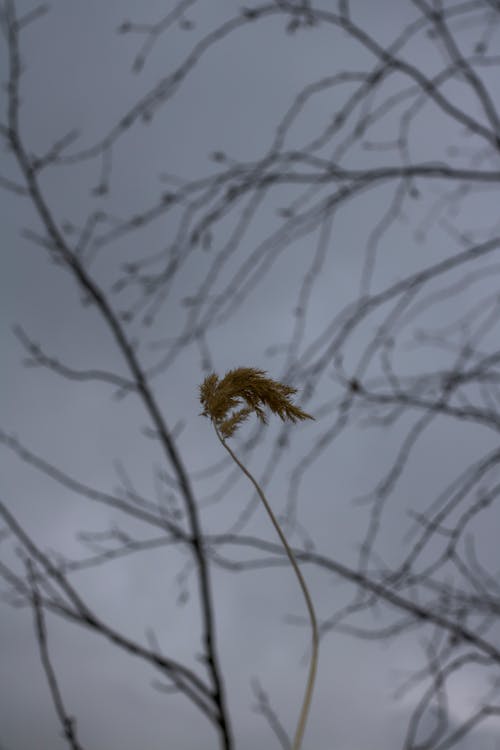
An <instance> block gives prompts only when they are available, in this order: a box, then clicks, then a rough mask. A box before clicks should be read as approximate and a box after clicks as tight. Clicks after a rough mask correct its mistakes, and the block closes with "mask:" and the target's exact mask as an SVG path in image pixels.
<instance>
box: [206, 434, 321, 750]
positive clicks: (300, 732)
mask: <svg viewBox="0 0 500 750" xmlns="http://www.w3.org/2000/svg"><path fill="white" fill-rule="evenodd" d="M213 424H214V423H213ZM214 429H215V432H216V433H217V437H218V438H219V440H220V442H221V443H222V445H223V446H224V448H225V449H226V450H227V452H228V453H229V455H230V456H231V458H232V459H233V461H234V462H235V463H236V464H237V465H238V466H239V467H240V469H241V471H242V472H243V473H244V474H245V476H247V477H248V479H249V480H250V481H251V482H252V484H253V486H254V487H255V489H256V490H257V493H258V495H259V497H260V499H261V500H262V503H263V505H264V507H265V509H266V511H267V513H268V515H269V518H270V519H271V523H272V524H273V526H274V528H275V529H276V532H277V534H278V536H279V538H280V540H281V543H282V544H283V547H284V548H285V551H286V553H287V555H288V559H289V560H290V563H291V565H292V567H293V569H294V571H295V575H296V576H297V578H298V580H299V584H300V587H301V589H302V592H303V594H304V598H305V600H306V605H307V610H308V612H309V618H310V620H311V628H312V654H311V661H310V664H309V676H308V678H307V685H306V690H305V694H304V700H303V703H302V709H301V711H300V716H299V721H298V723H297V729H296V730H295V737H294V739H293V744H292V750H300V747H301V745H302V737H303V736H304V730H305V726H306V721H307V717H308V714H309V707H310V705H311V698H312V693H313V689H314V682H315V679H316V671H317V668H318V650H319V635H318V623H317V620H316V614H315V612H314V607H313V603H312V599H311V595H310V593H309V589H308V588H307V584H306V582H305V580H304V576H303V575H302V573H301V571H300V568H299V566H298V564H297V560H296V559H295V556H294V554H293V552H292V550H291V548H290V545H289V544H288V542H287V540H286V537H285V535H284V533H283V530H282V528H281V526H280V525H279V523H278V520H277V518H276V516H275V515H274V513H273V511H272V509H271V506H270V505H269V502H268V501H267V498H266V496H265V495H264V493H263V491H262V489H261V487H260V485H259V483H258V482H257V480H256V479H255V478H254V477H253V476H252V474H251V473H250V472H249V471H248V469H247V468H246V466H244V465H243V464H242V463H241V461H240V460H239V459H238V457H237V456H236V455H235V453H233V451H232V450H231V448H230V447H229V445H228V444H227V443H226V441H225V440H224V438H223V437H222V435H221V434H220V432H219V430H218V429H217V426H216V425H215V424H214Z"/></svg>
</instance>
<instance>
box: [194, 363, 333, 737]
mask: <svg viewBox="0 0 500 750" xmlns="http://www.w3.org/2000/svg"><path fill="white" fill-rule="evenodd" d="M296 390H297V389H296V388H292V387H291V386H289V385H284V384H283V383H279V382H278V381H276V380H271V378H268V377H267V373H266V372H265V371H264V370H257V369H254V368H253V367H238V368H236V369H235V370H229V372H228V373H226V375H225V376H224V377H223V378H222V380H219V377H218V376H217V375H216V374H215V373H212V374H211V375H208V376H207V377H206V378H205V380H204V381H203V383H202V385H201V386H200V401H201V403H202V406H203V411H202V415H203V416H206V417H208V418H209V419H210V420H211V422H212V424H213V426H214V429H215V432H216V434H217V437H218V438H219V440H220V442H221V443H222V445H223V446H224V448H225V449H226V450H227V452H228V453H229V455H230V456H231V458H232V459H233V461H235V463H236V464H237V465H238V466H239V467H240V469H241V470H242V471H243V473H244V474H245V475H246V476H247V477H248V479H249V480H250V481H251V482H252V484H253V485H254V487H255V489H256V490H257V493H258V495H259V497H260V499H261V500H262V503H263V504H264V507H265V509H266V511H267V513H268V515H269V518H270V519H271V522H272V524H273V526H274V528H275V529H276V532H277V534H278V536H279V538H280V540H281V542H282V544H283V546H284V548H285V550H286V553H287V555H288V559H289V560H290V564H291V565H292V567H293V569H294V571H295V574H296V576H297V578H298V581H299V584H300V587H301V589H302V592H303V594H304V598H305V600H306V605H307V609H308V612H309V617H310V620H311V628H312V655H311V663H310V666H309V676H308V679H307V685H306V690H305V695H304V701H303V703H302V709H301V712H300V716H299V721H298V723H297V729H296V731H295V737H294V740H293V745H292V750H299V748H300V746H301V744H302V737H303V734H304V729H305V725H306V721H307V715H308V713H309V706H310V703H311V697H312V692H313V687H314V680H315V677H316V670H317V666H318V645H319V638H318V626H317V622H316V615H315V613H314V608H313V604H312V601H311V596H310V593H309V589H308V588H307V585H306V582H305V580H304V578H303V576H302V573H301V572H300V569H299V566H298V564H297V561H296V559H295V556H294V554H293V552H292V550H291V548H290V546H289V544H288V542H287V540H286V538H285V535H284V533H283V531H282V529H281V527H280V525H279V524H278V521H277V519H276V517H275V515H274V513H273V511H272V510H271V506H270V505H269V502H268V501H267V499H266V497H265V495H264V493H263V491H262V489H261V487H260V485H259V484H258V482H257V481H256V479H255V478H254V477H253V476H252V475H251V474H250V472H249V471H248V469H247V468H246V467H245V466H244V465H243V464H242V463H241V462H240V461H239V459H238V458H237V457H236V455H235V454H234V453H233V451H232V450H231V448H230V447H229V445H228V444H227V443H226V439H227V438H229V437H231V436H232V435H234V433H235V431H236V430H237V428H238V427H239V426H240V424H242V422H244V421H245V419H247V417H249V416H250V414H252V413H254V414H256V416H257V417H258V418H259V419H260V421H261V422H263V423H264V424H266V422H267V419H266V414H265V411H264V408H265V407H267V408H268V409H270V410H271V411H272V412H273V413H274V414H277V415H278V417H280V418H281V419H282V420H283V421H285V420H286V419H289V420H290V421H292V422H297V421H299V420H304V419H314V417H312V416H311V415H310V414H306V412H304V411H302V409H299V408H298V406H295V405H294V404H293V403H292V401H291V396H292V395H293V394H294V393H296ZM242 403H244V404H245V405H244V406H242V405H241V404H242Z"/></svg>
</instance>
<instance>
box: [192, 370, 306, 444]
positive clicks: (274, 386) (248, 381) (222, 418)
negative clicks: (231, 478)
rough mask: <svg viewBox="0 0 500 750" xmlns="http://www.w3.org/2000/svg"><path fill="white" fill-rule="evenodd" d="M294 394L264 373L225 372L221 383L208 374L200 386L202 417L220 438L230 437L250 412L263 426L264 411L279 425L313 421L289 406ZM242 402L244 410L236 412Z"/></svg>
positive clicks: (249, 371)
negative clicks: (307, 420)
mask: <svg viewBox="0 0 500 750" xmlns="http://www.w3.org/2000/svg"><path fill="white" fill-rule="evenodd" d="M296 392H297V389H296V388H292V387H291V386H289V385H284V384H283V383H280V382H278V381H277V380H271V378H268V377H267V373H266V372H265V371H264V370H258V369H255V368H253V367H237V368H236V369H234V370H229V372H227V373H226V375H225V376H224V377H223V378H222V380H219V378H218V376H217V375H216V374H215V373H212V374H211V375H208V376H207V377H206V378H205V380H204V381H203V383H202V384H201V386H200V401H201V403H202V406H203V411H202V415H203V416H206V417H209V418H210V419H211V420H212V422H213V423H214V425H215V427H216V428H217V429H218V430H219V432H220V433H221V435H222V437H223V438H228V437H231V435H233V434H234V432H235V431H236V429H237V428H238V427H239V425H240V424H241V423H242V422H244V421H245V419H246V418H247V417H248V416H249V415H250V414H251V413H252V412H254V413H255V414H256V415H257V417H258V419H260V421H261V422H263V423H264V424H265V423H266V422H267V419H266V414H265V412H264V407H267V408H269V409H270V410H271V411H272V412H274V414H277V415H278V417H280V419H282V420H283V421H285V419H289V420H290V421H291V422H297V421H299V420H303V419H314V417H312V416H311V415H310V414H306V412H305V411H302V409H299V407H298V406H295V405H294V404H293V403H292V401H291V396H292V395H293V394H294V393H296ZM242 402H244V403H245V404H246V406H243V407H242V408H239V409H237V407H238V406H239V405H240V404H241V403H242ZM233 409H234V411H232V413H230V412H231V410H233Z"/></svg>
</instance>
